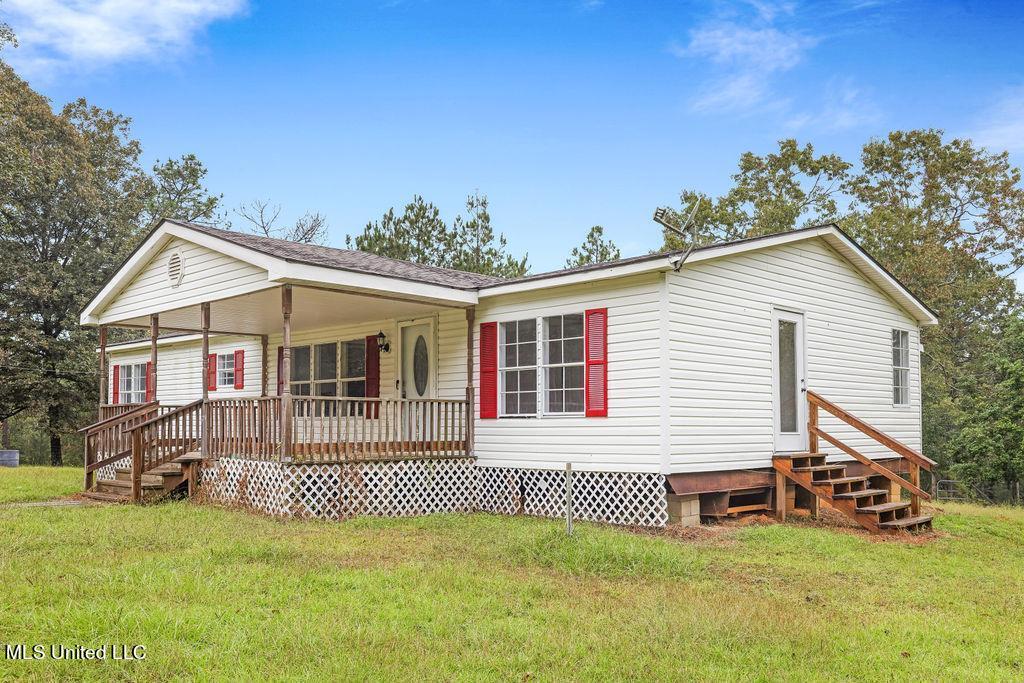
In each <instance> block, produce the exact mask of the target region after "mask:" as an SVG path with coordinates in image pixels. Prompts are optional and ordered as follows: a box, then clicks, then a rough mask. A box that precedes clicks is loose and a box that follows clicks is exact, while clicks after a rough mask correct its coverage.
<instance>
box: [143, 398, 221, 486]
mask: <svg viewBox="0 0 1024 683" xmlns="http://www.w3.org/2000/svg"><path fill="white" fill-rule="evenodd" d="M202 411H203V401H202V399H200V400H198V401H194V402H192V403H189V404H188V405H186V406H181V407H180V408H174V409H173V410H171V411H169V412H167V413H164V414H163V415H158V416H157V417H154V418H151V419H149V420H146V421H145V422H142V423H140V424H138V425H135V426H134V427H132V428H131V429H130V430H129V431H130V433H131V437H132V449H131V453H132V500H133V501H135V502H139V501H140V500H142V474H143V473H144V472H148V471H149V470H152V469H154V468H156V467H159V466H160V465H163V464H165V463H168V462H170V461H171V460H174V459H175V458H176V457H178V456H179V455H184V454H185V453H188V452H190V451H194V450H197V449H198V448H199V441H200V437H201V435H202Z"/></svg>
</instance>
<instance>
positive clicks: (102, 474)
mask: <svg viewBox="0 0 1024 683" xmlns="http://www.w3.org/2000/svg"><path fill="white" fill-rule="evenodd" d="M131 466H132V458H131V456H128V457H127V458H121V459H120V460H116V461H114V462H112V463H110V464H109V465H104V466H103V467H101V468H99V469H98V470H96V479H116V478H117V472H115V470H116V469H118V468H119V467H131Z"/></svg>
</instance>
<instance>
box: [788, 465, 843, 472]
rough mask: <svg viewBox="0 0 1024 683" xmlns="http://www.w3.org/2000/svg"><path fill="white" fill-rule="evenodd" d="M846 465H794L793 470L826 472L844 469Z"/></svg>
mask: <svg viewBox="0 0 1024 683" xmlns="http://www.w3.org/2000/svg"><path fill="white" fill-rule="evenodd" d="M845 469H846V465H811V466H810V467H794V468H793V471H794V472H827V471H829V470H845Z"/></svg>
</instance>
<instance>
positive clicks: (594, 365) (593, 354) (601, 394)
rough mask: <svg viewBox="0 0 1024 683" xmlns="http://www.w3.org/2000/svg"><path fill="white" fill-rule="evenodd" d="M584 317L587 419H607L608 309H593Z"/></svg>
mask: <svg viewBox="0 0 1024 683" xmlns="http://www.w3.org/2000/svg"><path fill="white" fill-rule="evenodd" d="M585 317H586V340H585V341H584V346H585V348H586V364H587V366H586V403H587V411H586V414H587V417H608V309H607V308H593V309H591V310H589V311H587V312H586V313H585Z"/></svg>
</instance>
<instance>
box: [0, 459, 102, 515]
mask: <svg viewBox="0 0 1024 683" xmlns="http://www.w3.org/2000/svg"><path fill="white" fill-rule="evenodd" d="M83 479H84V476H83V474H82V468H81V467H31V466H21V467H0V505H3V504H4V503H29V502H32V501H36V500H47V499H49V498H56V497H59V496H69V495H71V494H72V493H78V492H80V491H81V490H82V483H83Z"/></svg>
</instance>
